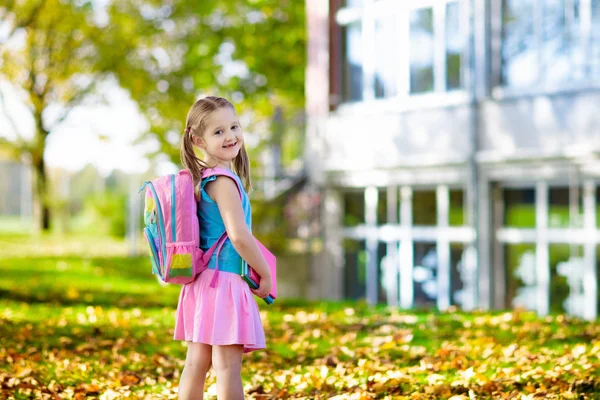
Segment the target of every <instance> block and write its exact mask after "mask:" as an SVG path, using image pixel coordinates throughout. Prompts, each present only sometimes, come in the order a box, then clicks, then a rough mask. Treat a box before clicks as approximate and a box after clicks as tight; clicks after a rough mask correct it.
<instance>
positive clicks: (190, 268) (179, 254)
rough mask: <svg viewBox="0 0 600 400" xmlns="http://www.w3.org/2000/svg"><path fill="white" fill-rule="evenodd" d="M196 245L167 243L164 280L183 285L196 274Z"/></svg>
mask: <svg viewBox="0 0 600 400" xmlns="http://www.w3.org/2000/svg"><path fill="white" fill-rule="evenodd" d="M197 250H199V249H198V247H196V246H195V244H193V243H191V244H189V245H188V244H178V243H173V244H171V243H169V244H167V262H166V265H167V270H166V273H165V277H164V278H165V279H164V281H165V282H167V283H177V284H180V285H185V284H188V283H190V282H192V281H193V280H194V278H195V277H196V275H197V271H196V268H194V266H195V265H196V263H195V261H194V260H195V259H196V258H197V255H196V253H197Z"/></svg>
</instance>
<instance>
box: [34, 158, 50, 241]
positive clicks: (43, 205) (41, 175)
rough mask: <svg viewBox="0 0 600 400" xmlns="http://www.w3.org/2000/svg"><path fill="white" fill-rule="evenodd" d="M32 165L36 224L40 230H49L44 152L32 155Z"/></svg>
mask: <svg viewBox="0 0 600 400" xmlns="http://www.w3.org/2000/svg"><path fill="white" fill-rule="evenodd" d="M32 166H33V170H34V173H35V180H34V182H35V183H34V185H35V193H36V197H37V201H38V207H39V208H38V210H39V213H38V215H37V217H38V226H39V227H40V228H41V230H42V231H49V230H50V206H49V204H48V177H47V176H46V163H45V162H44V153H43V152H42V153H41V154H36V155H35V156H33V157H32Z"/></svg>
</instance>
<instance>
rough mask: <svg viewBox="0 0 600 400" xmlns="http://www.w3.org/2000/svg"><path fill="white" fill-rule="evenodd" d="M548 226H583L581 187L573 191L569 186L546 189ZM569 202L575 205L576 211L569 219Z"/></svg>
mask: <svg viewBox="0 0 600 400" xmlns="http://www.w3.org/2000/svg"><path fill="white" fill-rule="evenodd" d="M548 197H549V199H548V200H549V202H550V204H549V208H548V213H549V215H548V227H550V228H569V227H571V226H572V227H574V228H582V227H583V192H582V190H581V188H575V189H574V190H573V191H571V189H570V188H569V187H551V188H550V189H549V191H548ZM571 202H573V203H574V204H576V205H577V212H576V214H575V215H573V216H572V217H573V220H572V221H571Z"/></svg>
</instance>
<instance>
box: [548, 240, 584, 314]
mask: <svg viewBox="0 0 600 400" xmlns="http://www.w3.org/2000/svg"><path fill="white" fill-rule="evenodd" d="M549 253H550V293H548V295H549V296H550V312H551V313H565V312H567V309H566V308H565V303H566V300H567V298H568V297H569V294H570V289H569V279H571V280H573V278H574V277H575V276H573V273H575V274H579V273H581V272H582V271H581V268H580V264H578V263H577V260H581V258H582V257H583V247H582V246H570V245H568V244H551V245H550V246H549ZM573 261H575V262H574V263H573ZM570 262H571V263H570ZM573 268H575V269H576V270H573ZM571 277H572V278H571Z"/></svg>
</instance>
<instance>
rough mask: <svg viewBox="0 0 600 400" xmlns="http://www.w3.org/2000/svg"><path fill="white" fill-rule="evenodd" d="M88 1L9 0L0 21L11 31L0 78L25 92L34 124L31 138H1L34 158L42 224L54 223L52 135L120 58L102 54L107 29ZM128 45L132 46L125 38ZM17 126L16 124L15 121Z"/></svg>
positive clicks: (0, 56) (0, 54)
mask: <svg viewBox="0 0 600 400" xmlns="http://www.w3.org/2000/svg"><path fill="white" fill-rule="evenodd" d="M94 18H95V16H94V10H93V7H92V3H91V2H90V1H78V2H70V1H60V0H30V1H19V2H16V1H14V0H12V1H7V2H6V3H5V4H4V6H2V7H0V19H1V20H4V24H5V26H8V34H7V35H6V37H5V38H4V40H2V42H3V43H0V44H2V46H0V62H1V64H0V65H1V66H2V69H0V79H3V80H7V81H8V82H10V83H12V84H13V86H14V87H15V88H18V91H19V92H20V94H21V95H22V100H23V102H24V103H25V104H27V106H28V108H29V111H30V112H31V116H32V117H33V120H34V122H35V132H34V135H33V138H32V139H30V140H28V139H25V138H24V137H23V135H22V134H21V132H18V131H16V130H15V133H16V135H17V137H16V139H15V140H12V141H11V140H8V139H7V138H6V137H1V138H0V145H2V146H3V147H5V148H7V149H10V151H11V153H12V154H13V156H15V157H17V158H21V157H23V156H25V157H26V158H28V159H30V161H31V165H32V167H33V170H34V173H35V179H34V185H35V187H34V189H35V190H34V192H35V193H36V196H37V203H38V207H37V208H38V210H37V213H36V214H37V215H38V218H39V221H38V222H39V227H40V228H42V229H43V230H47V229H49V227H50V221H51V218H50V206H49V201H48V200H49V199H48V177H47V171H46V163H45V161H44V153H45V149H46V141H47V139H48V136H49V135H51V134H52V132H53V131H54V130H55V129H56V127H57V126H59V125H60V124H61V123H62V122H63V121H65V119H67V118H68V116H69V114H70V113H71V112H72V110H73V109H75V108H76V107H77V106H79V105H82V104H84V103H86V102H88V101H98V100H99V96H98V95H99V93H98V88H99V85H101V84H102V83H103V82H105V81H106V79H107V78H108V77H109V76H110V75H111V72H112V70H113V69H114V67H115V66H116V65H117V64H118V59H106V58H103V57H102V52H101V51H100V47H101V46H103V45H108V44H107V43H102V42H100V41H99V38H102V33H103V29H102V27H101V26H100V25H99V24H98V23H96V22H95V21H94ZM121 43H122V44H124V45H125V47H127V46H129V45H131V44H133V43H134V42H133V41H132V40H129V41H128V40H127V38H126V37H125V38H123V41H122V42H121ZM13 125H14V124H13Z"/></svg>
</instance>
